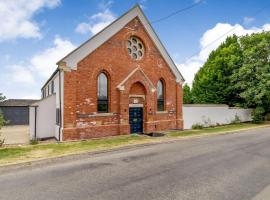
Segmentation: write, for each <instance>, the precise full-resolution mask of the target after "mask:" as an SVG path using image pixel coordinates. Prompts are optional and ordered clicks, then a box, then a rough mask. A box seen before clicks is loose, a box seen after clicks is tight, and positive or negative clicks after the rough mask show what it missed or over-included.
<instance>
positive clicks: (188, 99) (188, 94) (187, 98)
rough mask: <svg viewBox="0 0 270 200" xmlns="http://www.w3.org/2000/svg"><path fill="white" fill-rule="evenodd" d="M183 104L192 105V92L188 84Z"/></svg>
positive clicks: (185, 87)
mask: <svg viewBox="0 0 270 200" xmlns="http://www.w3.org/2000/svg"><path fill="white" fill-rule="evenodd" d="M183 93H184V95H183V102H184V104H190V103H192V96H191V90H190V87H189V86H188V84H185V85H184V87H183Z"/></svg>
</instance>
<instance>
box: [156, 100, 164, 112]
mask: <svg viewBox="0 0 270 200" xmlns="http://www.w3.org/2000/svg"><path fill="white" fill-rule="evenodd" d="M157 104H158V105H157V109H158V111H164V100H158V102H157Z"/></svg>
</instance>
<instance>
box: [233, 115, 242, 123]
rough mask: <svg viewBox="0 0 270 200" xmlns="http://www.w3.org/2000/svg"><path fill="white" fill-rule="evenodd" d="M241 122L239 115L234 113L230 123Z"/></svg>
mask: <svg viewBox="0 0 270 200" xmlns="http://www.w3.org/2000/svg"><path fill="white" fill-rule="evenodd" d="M240 123H241V119H240V117H239V116H238V115H237V114H236V115H235V116H234V120H232V121H231V124H240Z"/></svg>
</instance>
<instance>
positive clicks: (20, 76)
mask: <svg viewBox="0 0 270 200" xmlns="http://www.w3.org/2000/svg"><path fill="white" fill-rule="evenodd" d="M9 68H10V74H9V75H10V77H9V80H12V81H13V82H16V83H26V84H29V83H34V77H33V75H32V72H31V70H30V69H28V68H27V67H24V66H21V65H12V66H9Z"/></svg>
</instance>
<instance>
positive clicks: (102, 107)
mask: <svg viewBox="0 0 270 200" xmlns="http://www.w3.org/2000/svg"><path fill="white" fill-rule="evenodd" d="M98 112H104V113H106V112H108V101H107V100H98Z"/></svg>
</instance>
